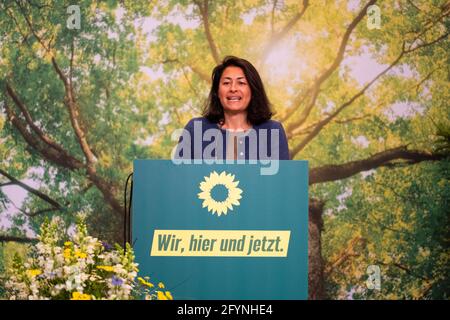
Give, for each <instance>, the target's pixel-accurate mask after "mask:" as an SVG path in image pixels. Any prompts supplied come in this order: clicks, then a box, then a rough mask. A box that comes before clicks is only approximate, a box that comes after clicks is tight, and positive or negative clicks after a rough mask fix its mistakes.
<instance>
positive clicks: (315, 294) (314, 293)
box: [308, 199, 326, 300]
mask: <svg viewBox="0 0 450 320" xmlns="http://www.w3.org/2000/svg"><path fill="white" fill-rule="evenodd" d="M324 204H325V203H324V202H323V201H320V200H317V199H309V222H308V299H310V300H322V299H326V295H325V285H324V261H323V259H322V243H321V234H322V230H323V220H322V211H323V206H324Z"/></svg>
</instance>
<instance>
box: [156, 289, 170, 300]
mask: <svg viewBox="0 0 450 320" xmlns="http://www.w3.org/2000/svg"><path fill="white" fill-rule="evenodd" d="M156 294H157V295H158V300H169V299H168V298H167V297H166V295H165V294H164V292H162V291H156Z"/></svg>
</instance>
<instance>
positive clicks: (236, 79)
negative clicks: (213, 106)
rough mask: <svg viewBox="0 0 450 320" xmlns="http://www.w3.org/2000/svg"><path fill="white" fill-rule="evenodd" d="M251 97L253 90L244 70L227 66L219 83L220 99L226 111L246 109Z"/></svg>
mask: <svg viewBox="0 0 450 320" xmlns="http://www.w3.org/2000/svg"><path fill="white" fill-rule="evenodd" d="M251 98H252V92H251V90H250V86H249V84H248V82H247V78H246V77H245V74H244V71H243V70H242V69H241V68H239V67H234V66H230V67H226V68H225V70H224V71H223V73H222V76H221V77H220V83H219V99H220V103H221V104H222V107H223V109H224V111H225V112H227V111H228V112H233V113H236V112H242V111H245V110H246V109H247V107H248V104H249V103H250V99H251Z"/></svg>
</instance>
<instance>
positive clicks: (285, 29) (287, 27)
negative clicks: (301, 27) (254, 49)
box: [261, 0, 309, 61]
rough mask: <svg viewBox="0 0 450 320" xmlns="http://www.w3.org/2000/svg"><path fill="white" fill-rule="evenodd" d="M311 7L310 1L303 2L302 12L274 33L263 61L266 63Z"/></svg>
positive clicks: (264, 50)
mask: <svg viewBox="0 0 450 320" xmlns="http://www.w3.org/2000/svg"><path fill="white" fill-rule="evenodd" d="M276 4H277V2H276V1H275V2H274V5H273V9H272V23H271V24H272V31H273V24H274V22H273V20H274V15H275V8H276ZM308 6H309V1H308V0H303V6H302V9H301V11H300V12H298V13H297V14H296V15H295V16H294V17H292V19H291V20H289V22H288V23H287V24H286V25H285V26H284V27H283V28H282V29H281V30H280V31H279V32H276V33H274V32H272V36H271V37H270V39H269V42H268V43H267V45H266V46H265V48H264V49H263V54H262V58H261V61H265V60H266V58H267V57H268V56H269V54H270V52H271V51H272V50H273V49H274V48H275V47H276V46H277V45H278V44H279V43H280V42H281V41H282V40H283V39H284V38H285V37H286V35H287V34H288V33H289V31H291V29H292V28H293V27H294V26H295V24H296V23H297V22H298V21H299V20H300V19H301V18H302V16H303V14H304V13H305V11H306V9H307V8H308Z"/></svg>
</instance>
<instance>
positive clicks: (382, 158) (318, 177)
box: [309, 146, 445, 185]
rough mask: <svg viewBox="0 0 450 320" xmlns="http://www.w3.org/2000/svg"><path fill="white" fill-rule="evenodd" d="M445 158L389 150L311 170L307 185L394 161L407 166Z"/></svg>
mask: <svg viewBox="0 0 450 320" xmlns="http://www.w3.org/2000/svg"><path fill="white" fill-rule="evenodd" d="M444 157H445V156H444V155H441V154H431V153H428V152H424V151H417V150H407V147H406V146H401V147H397V148H394V149H389V150H386V151H383V152H379V153H376V154H374V155H372V156H371V157H369V158H366V159H363V160H357V161H350V162H347V163H344V164H340V165H325V166H321V167H317V168H312V169H311V170H310V172H309V184H310V185H313V184H316V183H323V182H330V181H336V180H341V179H345V178H348V177H351V176H353V175H355V174H357V173H360V172H363V171H367V170H371V169H376V168H378V167H381V166H384V165H386V164H389V163H392V161H394V160H407V162H408V163H409V164H415V163H419V162H422V161H437V160H442V159H443V158H444Z"/></svg>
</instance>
